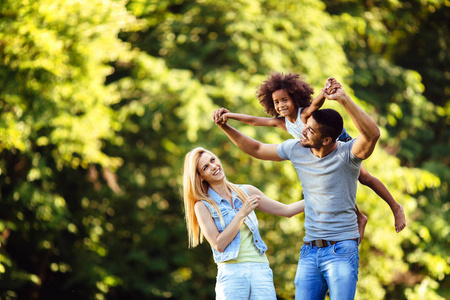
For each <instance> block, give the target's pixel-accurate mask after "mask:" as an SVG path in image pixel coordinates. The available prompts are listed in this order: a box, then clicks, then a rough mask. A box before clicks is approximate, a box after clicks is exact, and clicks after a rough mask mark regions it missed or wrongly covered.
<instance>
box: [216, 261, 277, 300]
mask: <svg viewBox="0 0 450 300" xmlns="http://www.w3.org/2000/svg"><path fill="white" fill-rule="evenodd" d="M216 299H217V300H240V299H242V300H248V299H252V300H259V299H261V300H269V299H277V296H276V293H275V286H274V285H273V273H272V269H271V268H270V267H269V264H268V263H259V262H247V263H237V264H218V272H217V281H216Z"/></svg>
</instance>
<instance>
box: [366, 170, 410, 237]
mask: <svg viewBox="0 0 450 300" xmlns="http://www.w3.org/2000/svg"><path fill="white" fill-rule="evenodd" d="M359 182H361V184H364V185H366V186H368V187H370V188H371V189H372V190H373V191H374V192H375V193H377V195H378V196H380V197H381V199H383V200H384V201H386V203H387V204H388V205H389V207H390V208H391V210H392V213H393V214H394V219H395V230H396V231H397V232H400V231H402V230H403V228H405V227H406V219H405V213H404V212H403V206H401V205H400V204H399V203H397V201H395V199H394V197H392V195H391V193H389V191H388V189H387V188H386V187H385V186H384V184H383V183H382V182H381V181H380V180H379V179H378V178H375V177H373V176H372V175H370V174H369V172H367V170H366V169H365V168H364V166H363V165H361V173H360V174H359Z"/></svg>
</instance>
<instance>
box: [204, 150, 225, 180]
mask: <svg viewBox="0 0 450 300" xmlns="http://www.w3.org/2000/svg"><path fill="white" fill-rule="evenodd" d="M197 171H198V173H199V174H200V178H201V179H202V180H205V181H206V182H208V183H209V184H213V183H214V182H219V181H222V180H223V179H224V178H225V174H224V173H223V170H222V165H221V164H220V161H219V159H217V157H215V156H213V155H211V154H209V153H207V152H204V153H203V154H202V155H201V156H200V160H199V161H198V164H197Z"/></svg>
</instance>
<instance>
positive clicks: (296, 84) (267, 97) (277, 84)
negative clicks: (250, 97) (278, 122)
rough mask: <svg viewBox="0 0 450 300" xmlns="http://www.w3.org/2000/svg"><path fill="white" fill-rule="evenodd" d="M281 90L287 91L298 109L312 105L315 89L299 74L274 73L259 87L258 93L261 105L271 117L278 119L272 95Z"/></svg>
mask: <svg viewBox="0 0 450 300" xmlns="http://www.w3.org/2000/svg"><path fill="white" fill-rule="evenodd" d="M281 89H285V90H287V92H288V93H289V95H290V96H291V98H292V100H293V101H294V105H295V107H296V108H299V107H307V106H309V105H310V104H311V95H312V94H314V89H313V88H312V87H311V86H310V85H309V84H308V83H306V82H304V81H303V80H302V78H301V77H300V75H299V74H294V73H287V74H283V73H274V74H272V75H270V76H269V78H267V79H266V80H264V82H263V83H262V84H260V85H259V87H258V91H257V92H256V97H258V99H259V103H261V105H262V106H263V107H264V111H265V112H266V113H268V114H269V115H271V116H274V117H278V113H277V112H276V111H275V106H274V105H273V99H272V93H273V92H275V91H277V90H281Z"/></svg>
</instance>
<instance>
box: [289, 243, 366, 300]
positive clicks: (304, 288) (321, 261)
mask: <svg viewBox="0 0 450 300" xmlns="http://www.w3.org/2000/svg"><path fill="white" fill-rule="evenodd" d="M358 267H359V253H358V242H357V241H353V240H346V241H340V242H337V243H336V244H334V245H329V246H327V247H323V248H318V247H315V246H311V245H305V244H304V245H303V246H302V249H301V251H300V259H299V260H298V266H297V273H296V274H295V299H296V300H300V299H302V300H303V299H308V300H309V299H311V300H312V299H314V300H322V299H325V295H326V294H327V291H328V290H330V300H346V299H354V298H355V293H356V282H357V281H358Z"/></svg>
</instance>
